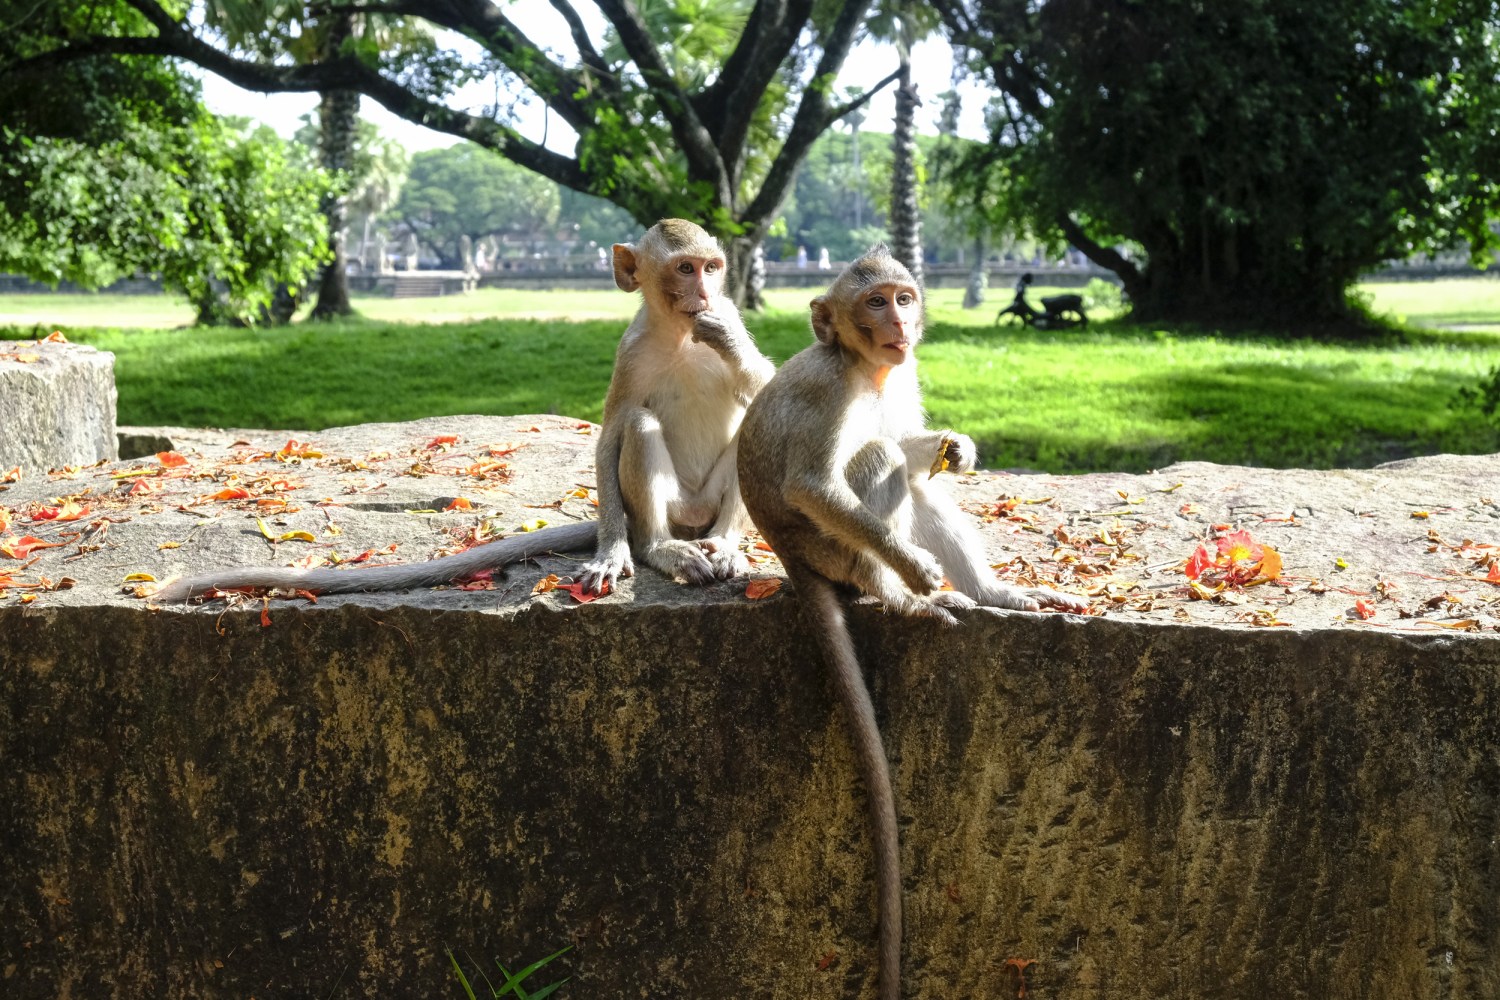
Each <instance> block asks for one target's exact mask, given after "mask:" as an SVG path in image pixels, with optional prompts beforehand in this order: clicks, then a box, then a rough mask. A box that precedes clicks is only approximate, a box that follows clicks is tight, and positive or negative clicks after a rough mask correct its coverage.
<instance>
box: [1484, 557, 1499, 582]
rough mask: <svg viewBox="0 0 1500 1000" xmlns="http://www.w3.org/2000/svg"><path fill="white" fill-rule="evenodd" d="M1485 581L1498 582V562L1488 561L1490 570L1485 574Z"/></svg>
mask: <svg viewBox="0 0 1500 1000" xmlns="http://www.w3.org/2000/svg"><path fill="white" fill-rule="evenodd" d="M1484 582H1485V583H1500V562H1492V563H1490V571H1489V572H1488V573H1486V574H1485V577H1484Z"/></svg>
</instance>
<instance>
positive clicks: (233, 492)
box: [209, 486, 250, 500]
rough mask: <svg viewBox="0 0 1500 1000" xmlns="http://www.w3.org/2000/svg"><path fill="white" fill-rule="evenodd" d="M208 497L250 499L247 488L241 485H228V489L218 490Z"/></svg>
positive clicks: (215, 498)
mask: <svg viewBox="0 0 1500 1000" xmlns="http://www.w3.org/2000/svg"><path fill="white" fill-rule="evenodd" d="M209 499H210V500H249V499H250V491H249V490H247V489H245V488H244V487H243V486H234V487H230V488H228V489H222V490H220V491H219V492H217V493H215V494H214V495H213V496H211V497H209Z"/></svg>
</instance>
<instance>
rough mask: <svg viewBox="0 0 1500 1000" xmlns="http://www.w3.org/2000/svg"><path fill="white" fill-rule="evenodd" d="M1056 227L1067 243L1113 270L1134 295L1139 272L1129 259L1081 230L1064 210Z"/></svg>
mask: <svg viewBox="0 0 1500 1000" xmlns="http://www.w3.org/2000/svg"><path fill="white" fill-rule="evenodd" d="M1057 227H1058V228H1059V229H1061V230H1062V234H1063V236H1065V237H1066V238H1067V240H1068V242H1069V243H1071V244H1073V245H1074V246H1075V247H1077V248H1078V249H1080V250H1082V251H1083V255H1084V256H1085V257H1087V258H1088V259H1089V260H1091V261H1093V262H1094V263H1095V264H1098V265H1099V266H1100V267H1102V268H1104V269H1106V270H1108V271H1113V272H1114V273H1115V274H1118V275H1119V276H1120V280H1121V281H1123V282H1124V283H1125V289H1126V291H1128V292H1131V293H1132V297H1134V294H1135V289H1137V288H1139V287H1140V284H1141V272H1140V269H1139V268H1137V267H1136V266H1135V265H1134V264H1132V263H1131V262H1130V261H1128V260H1126V259H1125V258H1124V257H1122V256H1120V254H1119V252H1118V251H1116V250H1114V249H1112V248H1111V247H1106V246H1101V245H1100V244H1098V243H1096V242H1094V240H1093V239H1092V238H1091V237H1090V236H1089V235H1088V233H1085V232H1084V231H1083V227H1082V226H1080V225H1079V224H1078V223H1077V222H1076V221H1074V219H1073V217H1072V216H1071V215H1068V214H1067V213H1066V212H1064V213H1062V214H1060V215H1058V217H1057Z"/></svg>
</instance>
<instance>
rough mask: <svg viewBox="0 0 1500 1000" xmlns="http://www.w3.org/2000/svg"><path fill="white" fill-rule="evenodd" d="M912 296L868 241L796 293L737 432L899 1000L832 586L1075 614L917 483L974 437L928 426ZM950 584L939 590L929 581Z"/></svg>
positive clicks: (1076, 604)
mask: <svg viewBox="0 0 1500 1000" xmlns="http://www.w3.org/2000/svg"><path fill="white" fill-rule="evenodd" d="M922 322H923V316H922V293H921V290H920V289H919V288H918V287H917V285H916V283H915V282H914V281H913V279H912V277H911V274H910V273H909V272H908V271H907V270H906V268H904V267H902V266H901V265H900V264H899V263H898V262H897V261H896V260H895V259H894V258H892V257H891V256H890V254H889V253H888V252H887V251H886V249H885V248H884V247H877V248H875V249H873V250H871V251H870V252H869V253H868V254H866V255H865V256H864V257H862V258H861V259H860V260H857V261H855V262H854V263H853V264H850V265H849V267H848V268H846V269H845V270H844V272H843V273H842V274H840V275H839V276H838V278H837V279H836V280H835V281H834V283H833V285H832V286H831V287H830V288H829V290H828V291H827V292H826V293H825V294H823V295H821V296H819V297H818V298H816V299H814V300H813V301H812V326H813V331H814V333H815V334H816V335H817V342H816V343H814V344H813V345H812V346H811V347H809V348H807V349H806V350H804V351H802V352H801V353H799V354H797V355H796V356H795V357H793V358H792V359H791V360H789V361H787V362H786V364H784V365H783V366H782V367H781V370H780V371H779V372H777V374H776V377H775V378H773V379H772V380H771V382H770V384H769V385H767V386H766V387H765V389H764V390H763V391H762V392H761V393H760V395H758V396H757V397H756V398H755V401H754V402H753V403H751V405H750V409H749V411H748V412H747V413H746V415H745V421H744V424H743V425H742V426H741V428H740V445H739V466H740V486H741V489H742V491H743V494H744V498H745V505H746V507H747V508H748V509H749V512H750V517H751V520H753V521H754V522H755V525H756V527H757V528H759V529H760V531H761V533H762V534H763V535H765V537H766V540H767V541H768V542H769V543H770V544H771V547H772V548H773V549H775V550H776V554H777V555H778V556H779V557H780V558H781V561H782V564H783V565H784V566H785V567H786V573H787V577H788V578H789V579H790V580H791V581H792V585H793V588H794V589H795V592H796V594H797V596H798V598H799V599H800V600H801V601H803V602H804V603H805V606H806V607H807V608H808V611H809V613H810V615H811V619H812V629H813V632H814V634H815V635H816V637H817V640H818V643H819V646H820V648H821V650H822V653H823V656H824V658H825V659H826V660H827V661H828V666H829V668H830V671H831V673H832V676H833V680H834V686H835V688H836V689H837V691H838V697H839V701H840V703H841V704H842V705H843V706H844V710H845V713H846V716H847V724H848V727H849V731H850V738H851V740H852V741H853V744H854V749H855V756H856V759H857V760H858V762H859V767H860V775H861V777H862V778H863V780H864V783H865V788H866V792H867V794H868V796H869V800H870V815H871V824H872V828H873V839H874V853H875V881H876V891H877V899H878V904H877V905H878V912H879V917H880V942H879V979H880V996H881V997H882V998H884V1000H896V998H898V997H899V996H900V993H901V981H900V976H901V870H900V853H899V844H898V841H897V833H896V812H895V798H894V795H893V793H892V788H891V779H890V771H889V767H888V764H887V761H886V756H885V750H884V747H883V746H882V744H881V739H880V731H879V728H878V726H877V724H876V720H875V710H874V707H873V705H872V703H871V700H870V692H869V689H868V688H867V687H866V685H865V682H864V678H863V675H862V674H861V673H860V667H859V662H858V661H857V659H856V658H855V654H854V645H853V643H852V642H851V641H850V637H849V629H848V625H847V624H846V622H845V619H844V611H843V607H842V605H841V603H840V598H839V593H838V591H839V590H840V589H842V588H845V587H853V588H854V589H856V590H858V591H860V592H861V593H863V594H866V595H869V596H871V597H874V598H876V599H877V600H879V601H880V602H881V603H882V604H884V605H885V607H886V608H887V609H888V610H890V611H892V612H896V613H899V614H907V615H924V616H929V617H935V618H939V619H941V620H943V621H945V622H956V619H955V618H954V617H953V615H952V612H951V609H960V608H972V607H974V606H975V605H983V606H986V607H994V608H1009V609H1016V610H1027V611H1036V610H1039V609H1040V608H1042V607H1044V606H1047V607H1055V608H1062V609H1065V610H1074V611H1082V610H1085V609H1086V607H1087V605H1086V603H1085V602H1084V601H1083V600H1081V599H1080V598H1076V597H1072V596H1069V595H1067V594H1062V593H1058V592H1056V591H1052V590H1045V589H1022V588H1017V587H1012V586H1007V585H1005V584H1002V583H1000V582H999V581H997V580H996V579H995V575H994V573H993V572H992V571H991V569H990V568H989V566H988V564H987V562H986V560H985V556H984V545H983V541H982V539H981V537H980V535H979V531H978V529H977V527H976V526H975V524H974V523H973V520H972V519H971V518H969V517H968V516H966V515H965V514H963V513H962V511H960V510H959V508H958V506H957V504H955V503H954V502H953V500H952V499H951V498H949V497H948V496H946V495H945V494H943V493H942V492H940V491H939V490H938V489H937V488H936V487H935V486H934V485H933V484H931V483H929V481H928V480H929V478H930V475H931V473H930V471H929V470H930V469H932V468H933V467H935V466H936V465H937V464H938V463H936V462H935V461H934V460H935V459H936V458H937V457H938V455H939V451H942V452H943V457H944V458H945V459H946V460H947V463H948V465H950V466H952V467H956V468H958V469H968V468H971V467H972V466H973V463H974V458H975V453H974V443H973V442H972V441H971V440H970V439H969V438H967V437H965V436H964V435H962V434H955V433H953V432H952V431H946V430H928V429H927V427H926V418H925V416H924V415H923V412H922V403H921V394H920V390H919V388H918V385H917V373H916V359H915V358H914V357H913V354H912V351H913V349H914V348H915V347H916V345H917V342H918V341H920V340H921V338H922ZM945 576H946V578H947V579H948V581H949V582H950V583H951V584H952V586H953V588H954V589H953V590H951V591H944V590H939V587H941V586H942V583H943V580H944V577H945Z"/></svg>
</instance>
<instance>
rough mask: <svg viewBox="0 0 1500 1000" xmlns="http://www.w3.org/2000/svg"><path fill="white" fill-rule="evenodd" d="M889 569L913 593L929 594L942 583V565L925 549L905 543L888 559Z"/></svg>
mask: <svg viewBox="0 0 1500 1000" xmlns="http://www.w3.org/2000/svg"><path fill="white" fill-rule="evenodd" d="M890 563H891V569H893V570H895V571H896V574H897V575H898V576H900V577H901V582H902V583H904V584H906V586H907V588H908V589H910V590H911V592H912V593H913V594H930V593H932V592H933V591H934V590H937V589H938V588H939V587H941V586H942V585H943V567H942V566H941V565H939V563H938V561H937V557H935V556H934V555H933V554H932V553H931V552H928V551H927V550H926V549H922V548H918V547H917V546H915V545H905V546H902V547H901V548H900V549H898V550H897V554H896V557H895V558H894V559H892V560H890Z"/></svg>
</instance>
